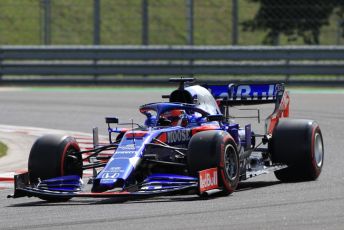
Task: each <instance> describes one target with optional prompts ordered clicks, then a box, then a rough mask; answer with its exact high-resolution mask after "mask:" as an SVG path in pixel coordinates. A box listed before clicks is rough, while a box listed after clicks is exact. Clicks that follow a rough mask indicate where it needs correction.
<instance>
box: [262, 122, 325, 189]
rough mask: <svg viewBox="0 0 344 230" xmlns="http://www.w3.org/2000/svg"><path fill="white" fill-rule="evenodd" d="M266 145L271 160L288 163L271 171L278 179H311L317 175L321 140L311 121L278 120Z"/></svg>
mask: <svg viewBox="0 0 344 230" xmlns="http://www.w3.org/2000/svg"><path fill="white" fill-rule="evenodd" d="M269 147H270V151H271V153H272V161H273V162H274V163H282V164H287V165H288V168H285V169H282V170H279V171H276V172H275V175H276V177H277V179H279V180H280V181H284V182H295V181H311V180H316V179H317V178H318V177H319V175H320V173H321V170H322V166H323V163H324V144H323V138H322V134H321V130H320V127H319V125H318V124H317V123H316V122H315V121H312V120H292V119H282V120H280V121H279V122H278V124H277V126H276V128H275V130H274V131H273V134H272V141H271V143H270V146H269Z"/></svg>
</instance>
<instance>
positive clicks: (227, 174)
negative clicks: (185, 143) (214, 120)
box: [187, 130, 239, 195]
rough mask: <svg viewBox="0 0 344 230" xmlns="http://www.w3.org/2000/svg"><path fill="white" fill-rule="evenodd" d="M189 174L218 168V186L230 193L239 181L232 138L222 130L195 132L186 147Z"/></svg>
mask: <svg viewBox="0 0 344 230" xmlns="http://www.w3.org/2000/svg"><path fill="white" fill-rule="evenodd" d="M188 149H189V151H188V156H187V157H188V158H187V159H188V167H189V172H190V174H191V175H194V176H197V175H198V172H199V171H201V170H204V169H209V168H213V167H217V168H218V179H219V186H221V187H222V189H223V194H224V195H229V194H231V193H232V192H233V191H234V190H235V189H236V187H237V185H238V182H239V157H238V153H237V149H236V144H235V142H234V141H233V138H232V137H231V136H230V135H229V134H228V133H227V132H224V131H218V130H212V131H204V132H200V133H197V134H195V135H194V136H193V137H192V138H191V140H190V143H189V147H188Z"/></svg>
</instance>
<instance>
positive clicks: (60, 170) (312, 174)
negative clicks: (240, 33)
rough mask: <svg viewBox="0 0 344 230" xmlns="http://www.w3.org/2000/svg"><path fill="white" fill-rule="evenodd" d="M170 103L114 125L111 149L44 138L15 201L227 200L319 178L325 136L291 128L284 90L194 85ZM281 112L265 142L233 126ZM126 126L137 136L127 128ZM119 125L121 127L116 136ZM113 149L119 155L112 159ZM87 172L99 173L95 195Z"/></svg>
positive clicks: (300, 125)
mask: <svg viewBox="0 0 344 230" xmlns="http://www.w3.org/2000/svg"><path fill="white" fill-rule="evenodd" d="M171 81H173V82H178V84H179V88H178V89H176V90H174V91H173V92H172V93H171V94H170V95H165V96H163V98H166V99H168V100H169V101H168V102H158V103H150V104H145V105H142V106H141V107H140V108H139V110H140V112H141V113H142V114H143V115H145V116H146V120H145V122H144V124H143V125H139V124H135V123H134V122H132V123H129V124H128V123H127V124H121V123H119V120H118V118H116V117H108V118H106V123H107V124H108V133H109V143H108V144H106V145H104V144H99V139H98V134H97V129H96V128H95V129H94V130H93V142H94V143H93V144H94V148H93V149H90V150H86V151H81V150H80V147H79V145H78V143H77V142H76V140H75V139H74V138H73V137H69V136H53V135H46V136H42V137H40V138H39V139H38V140H37V141H36V142H35V143H34V145H33V146H32V149H31V152H30V156H29V160H28V172H26V173H22V174H19V175H16V176H15V191H14V194H13V195H11V196H9V197H13V198H17V197H24V196H28V197H31V196H34V197H38V198H41V199H43V200H47V201H67V200H69V199H71V198H73V197H126V198H143V197H151V196H157V195H159V196H161V195H171V194H183V193H187V194H198V195H200V196H208V195H211V194H214V193H218V194H220V195H221V194H222V195H228V194H231V193H232V192H233V191H234V190H235V189H236V187H237V185H238V183H239V182H240V181H243V180H246V179H249V178H252V177H254V176H258V175H261V174H265V173H267V172H274V173H275V175H276V177H277V178H278V179H279V180H280V181H282V182H294V181H311V180H315V179H317V178H318V176H319V175H320V173H321V169H322V166H323V159H324V147H323V139H322V134H321V131H320V128H319V125H318V124H317V122H315V121H313V120H299V119H289V118H288V116H289V102H290V98H289V95H288V92H286V91H285V89H284V85H283V84H279V83H278V84H240V85H236V84H229V85H203V86H200V85H191V86H189V85H190V84H191V82H193V79H192V78H177V79H171ZM268 103H272V104H274V111H273V112H272V114H271V115H270V116H268V117H267V118H266V120H265V127H264V128H265V131H264V133H262V134H258V133H256V132H254V131H253V130H252V127H251V124H246V125H244V126H240V125H239V124H237V123H235V122H233V120H232V116H231V109H232V107H234V106H242V105H260V104H268ZM122 125H126V126H127V127H130V128H121V126H122ZM114 126H116V127H114ZM109 150H111V154H104V152H105V151H106V152H108V151H109ZM84 170H89V171H90V170H93V176H90V177H89V180H88V184H89V185H88V187H89V189H88V190H86V189H85V188H86V187H87V186H86V185H84V184H85V183H84V182H83V180H82V176H83V171H84Z"/></svg>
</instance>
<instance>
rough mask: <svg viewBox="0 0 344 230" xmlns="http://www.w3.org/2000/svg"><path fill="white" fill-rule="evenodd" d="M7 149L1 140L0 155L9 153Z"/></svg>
mask: <svg viewBox="0 0 344 230" xmlns="http://www.w3.org/2000/svg"><path fill="white" fill-rule="evenodd" d="M7 150H8V148H7V146H6V145H5V144H4V143H2V142H0V157H3V156H5V155H6V154H7Z"/></svg>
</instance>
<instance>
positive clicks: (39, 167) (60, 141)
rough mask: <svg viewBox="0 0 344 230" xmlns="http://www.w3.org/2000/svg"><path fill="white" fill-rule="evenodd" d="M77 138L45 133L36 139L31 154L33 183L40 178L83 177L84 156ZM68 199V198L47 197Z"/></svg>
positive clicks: (30, 172) (30, 176) (30, 163)
mask: <svg viewBox="0 0 344 230" xmlns="http://www.w3.org/2000/svg"><path fill="white" fill-rule="evenodd" d="M78 152H80V147H79V145H78V143H77V142H76V140H75V139H74V138H72V137H69V136H58V135H45V136H42V137H40V138H38V139H37V140H36V142H35V143H34V144H33V146H32V148H31V151H30V155H29V164H28V171H29V178H30V183H31V184H32V185H35V184H38V182H39V181H40V180H45V179H50V178H55V177H60V176H66V175H77V176H80V177H82V172H83V170H82V157H81V155H80V154H78ZM41 198H42V199H44V200H48V201H66V200H68V199H65V198H64V199H60V200H56V199H51V198H50V199H47V198H45V197H41Z"/></svg>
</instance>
